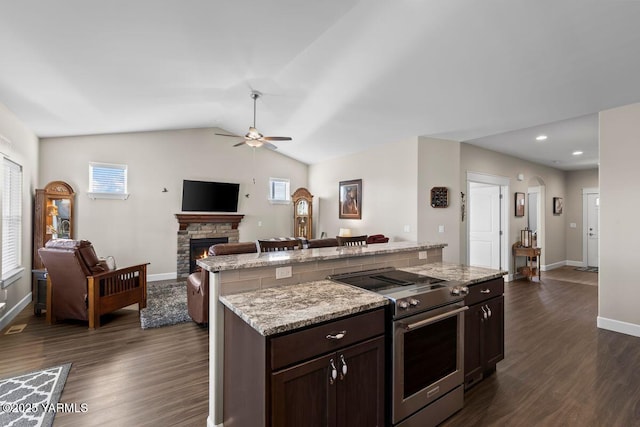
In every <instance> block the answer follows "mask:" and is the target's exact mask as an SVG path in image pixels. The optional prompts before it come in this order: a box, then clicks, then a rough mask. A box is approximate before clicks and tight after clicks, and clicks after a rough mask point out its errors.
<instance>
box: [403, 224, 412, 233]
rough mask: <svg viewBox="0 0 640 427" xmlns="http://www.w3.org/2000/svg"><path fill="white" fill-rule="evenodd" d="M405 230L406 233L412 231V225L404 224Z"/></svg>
mask: <svg viewBox="0 0 640 427" xmlns="http://www.w3.org/2000/svg"><path fill="white" fill-rule="evenodd" d="M404 232H405V233H411V226H410V225H405V226H404Z"/></svg>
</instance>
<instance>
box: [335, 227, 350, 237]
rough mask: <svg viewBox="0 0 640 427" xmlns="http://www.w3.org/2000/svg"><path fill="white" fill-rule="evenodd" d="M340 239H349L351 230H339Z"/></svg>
mask: <svg viewBox="0 0 640 427" xmlns="http://www.w3.org/2000/svg"><path fill="white" fill-rule="evenodd" d="M338 236H340V237H351V229H350V228H341V229H340V232H339V233H338Z"/></svg>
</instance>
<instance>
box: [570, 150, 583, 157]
mask: <svg viewBox="0 0 640 427" xmlns="http://www.w3.org/2000/svg"><path fill="white" fill-rule="evenodd" d="M571 154H573V155H574V156H581V155H582V154H583V152H582V151H580V150H577V151H574V152H573V153H571Z"/></svg>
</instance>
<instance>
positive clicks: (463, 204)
mask: <svg viewBox="0 0 640 427" xmlns="http://www.w3.org/2000/svg"><path fill="white" fill-rule="evenodd" d="M464 196H465V194H464V193H463V192H462V191H461V192H460V218H462V222H464V214H465V209H466V200H465V198H464Z"/></svg>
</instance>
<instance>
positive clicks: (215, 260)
mask: <svg viewBox="0 0 640 427" xmlns="http://www.w3.org/2000/svg"><path fill="white" fill-rule="evenodd" d="M445 246H447V244H446V243H429V242H426V243H416V242H389V243H376V244H372V245H367V246H334V247H329V248H315V249H302V250H296V251H278V252H264V253H252V254H239V255H222V256H214V257H208V258H203V259H199V260H197V264H198V266H200V267H202V268H204V269H205V270H207V271H212V272H216V271H223V270H239V269H243V268H254V267H267V266H276V265H284V264H289V265H290V264H297V263H302V262H309V261H324V260H332V259H339V258H346V257H349V258H351V257H361V256H368V255H378V254H392V253H398V252H407V251H416V250H427V249H434V248H444V247H445Z"/></svg>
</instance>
